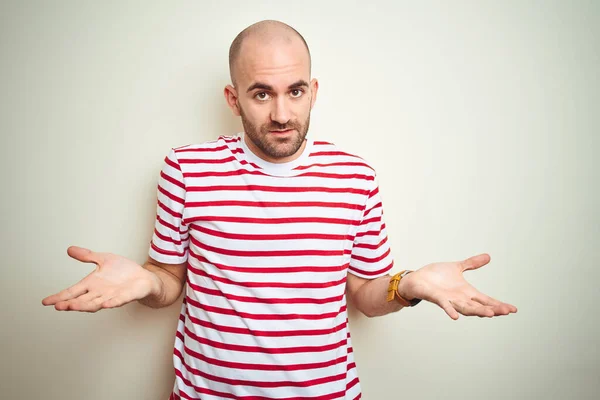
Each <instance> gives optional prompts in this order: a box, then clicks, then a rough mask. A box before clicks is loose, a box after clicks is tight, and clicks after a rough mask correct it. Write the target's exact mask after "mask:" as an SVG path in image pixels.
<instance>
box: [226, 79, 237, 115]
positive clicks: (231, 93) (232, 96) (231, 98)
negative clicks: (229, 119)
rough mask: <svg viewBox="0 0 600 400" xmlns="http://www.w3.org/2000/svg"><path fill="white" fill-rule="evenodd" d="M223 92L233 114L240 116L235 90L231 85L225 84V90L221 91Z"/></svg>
mask: <svg viewBox="0 0 600 400" xmlns="http://www.w3.org/2000/svg"><path fill="white" fill-rule="evenodd" d="M223 93H224V94H225V101H227V105H228V106H229V108H231V111H233V115H235V116H236V117H239V116H240V108H239V106H238V95H237V90H235V88H234V87H233V86H231V85H227V86H225V90H224V91H223Z"/></svg>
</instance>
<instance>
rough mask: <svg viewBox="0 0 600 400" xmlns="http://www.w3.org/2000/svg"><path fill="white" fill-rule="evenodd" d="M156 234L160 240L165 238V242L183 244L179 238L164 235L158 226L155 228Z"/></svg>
mask: <svg viewBox="0 0 600 400" xmlns="http://www.w3.org/2000/svg"><path fill="white" fill-rule="evenodd" d="M154 234H155V235H156V236H157V237H158V238H159V239H160V240H164V241H165V242H170V243H173V244H176V245H178V246H179V245H181V240H177V239H173V238H172V237H170V236H166V235H163V234H162V233H160V232H159V231H158V230H157V229H156V228H154Z"/></svg>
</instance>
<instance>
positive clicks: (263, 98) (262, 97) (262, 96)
mask: <svg viewBox="0 0 600 400" xmlns="http://www.w3.org/2000/svg"><path fill="white" fill-rule="evenodd" d="M254 98H255V99H257V100H260V101H266V100H269V98H270V96H269V94H268V93H267V92H258V93H256V94H255V95H254Z"/></svg>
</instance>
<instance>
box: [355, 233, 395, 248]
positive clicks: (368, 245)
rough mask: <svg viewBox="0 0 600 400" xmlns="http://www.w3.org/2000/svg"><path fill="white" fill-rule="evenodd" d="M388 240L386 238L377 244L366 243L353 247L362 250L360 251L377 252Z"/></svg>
mask: <svg viewBox="0 0 600 400" xmlns="http://www.w3.org/2000/svg"><path fill="white" fill-rule="evenodd" d="M387 240H388V238H387V236H386V237H384V238H383V240H382V241H381V242H379V243H377V244H368V243H355V244H354V247H358V248H362V249H371V250H377V249H378V248H379V247H381V245H382V244H384V243H385V242H387Z"/></svg>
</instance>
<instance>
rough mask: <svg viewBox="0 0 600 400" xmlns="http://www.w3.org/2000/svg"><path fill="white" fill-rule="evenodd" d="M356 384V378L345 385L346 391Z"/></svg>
mask: <svg viewBox="0 0 600 400" xmlns="http://www.w3.org/2000/svg"><path fill="white" fill-rule="evenodd" d="M357 383H358V376H357V377H356V378H354V379H352V380H351V381H350V382H348V383H347V384H346V391H348V390H350V389H352V388H353V387H354V386H355V385H356V384H357Z"/></svg>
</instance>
